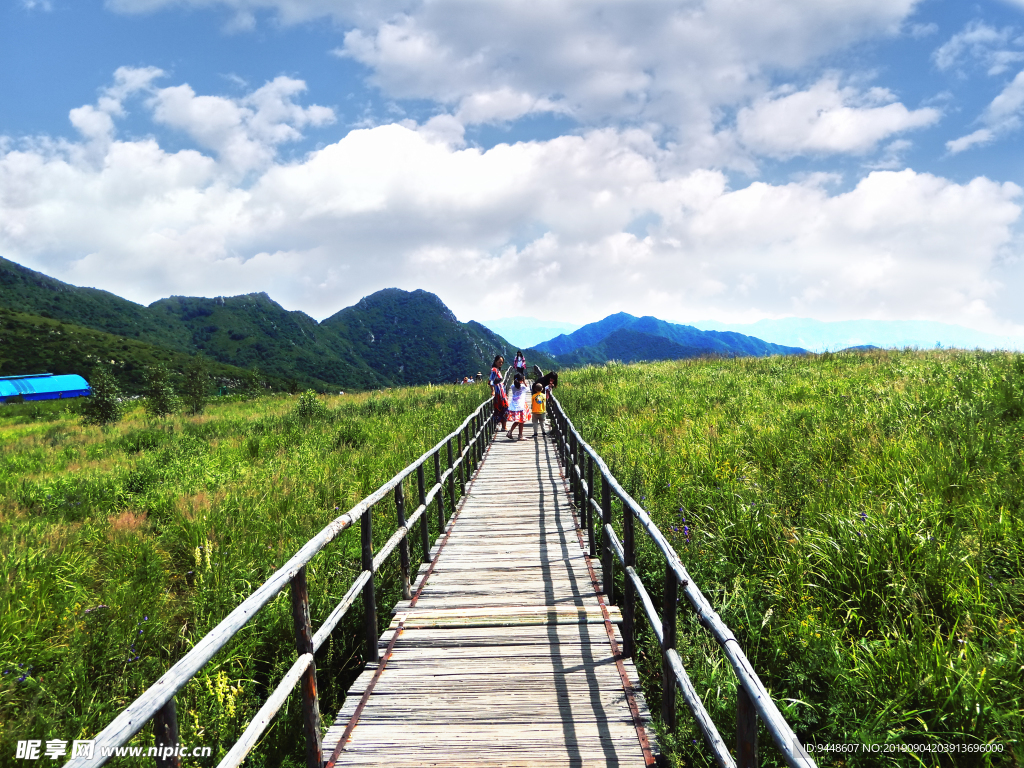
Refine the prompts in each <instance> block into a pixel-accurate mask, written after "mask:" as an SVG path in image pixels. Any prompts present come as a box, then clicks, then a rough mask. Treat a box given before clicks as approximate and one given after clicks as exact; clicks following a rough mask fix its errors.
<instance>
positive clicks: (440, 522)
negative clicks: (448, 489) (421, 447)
mask: <svg viewBox="0 0 1024 768" xmlns="http://www.w3.org/2000/svg"><path fill="white" fill-rule="evenodd" d="M434 483H435V485H440V486H441V487H440V488H438V489H437V495H436V496H434V499H435V501H437V535H438V536H440V535H441V534H443V533H444V524H445V519H444V483H443V482H441V449H440V448H438V449H437V450H436V451H434Z"/></svg>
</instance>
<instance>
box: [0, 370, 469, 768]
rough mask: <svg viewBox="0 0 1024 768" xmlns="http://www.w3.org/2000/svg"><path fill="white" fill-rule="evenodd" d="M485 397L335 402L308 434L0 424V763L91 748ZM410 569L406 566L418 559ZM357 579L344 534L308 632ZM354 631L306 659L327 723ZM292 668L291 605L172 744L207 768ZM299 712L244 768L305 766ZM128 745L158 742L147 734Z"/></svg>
mask: <svg viewBox="0 0 1024 768" xmlns="http://www.w3.org/2000/svg"><path fill="white" fill-rule="evenodd" d="M486 393H487V390H486V387H482V386H481V387H435V388H413V389H403V390H393V391H390V392H383V393H376V394H369V395H355V396H344V397H333V398H329V399H325V400H321V402H322V403H323V406H324V407H322V408H314V409H312V411H311V413H309V414H308V415H307V417H306V418H303V417H302V415H300V414H299V413H298V402H299V399H298V398H296V397H288V396H279V397H274V398H264V399H260V400H255V401H239V400H235V401H232V402H227V403H221V404H216V403H215V404H213V405H211V406H210V407H209V408H208V409H207V412H206V414H205V415H203V416H198V417H181V416H179V417H173V418H170V419H167V420H165V421H162V422H152V421H147V419H146V417H145V414H144V412H143V409H142V408H141V406H136V407H135V408H134V409H133V410H130V412H129V414H128V416H127V418H126V419H125V420H124V421H122V422H121V423H119V424H117V425H116V426H114V427H112V428H109V429H107V430H102V429H100V428H98V427H83V426H81V423H80V422H81V420H80V417H79V416H77V414H76V413H74V412H73V411H74V408H73V407H70V408H69V406H68V405H67V404H61V405H57V404H28V403H27V404H24V405H17V406H7V407H5V408H3V409H0V410H2V411H3V415H4V417H5V418H3V419H0V665H2V672H3V675H2V678H0V764H9V763H15V762H20V761H15V760H14V755H15V742H16V741H17V740H20V739H42V740H43V741H45V740H47V739H63V740H67V741H71V740H73V739H82V738H92V737H93V736H94V735H95V734H96V733H97V732H99V731H100V730H101V729H102V728H103V727H104V726H105V725H106V724H107V723H109V721H110V720H111V719H112V718H113V717H114V716H115V715H116V714H117V713H118V712H119V711H120V710H121V709H123V708H124V707H125V706H126V705H127V704H128V703H130V702H131V701H132V700H133V699H135V698H136V697H137V696H138V695H139V694H141V693H142V692H143V690H145V688H146V687H147V686H148V685H149V684H151V683H152V682H153V681H155V680H156V679H157V678H158V677H159V676H160V675H161V674H163V672H165V671H166V670H167V668H168V667H169V666H170V665H171V664H172V663H173V662H174V661H176V660H177V659H178V658H180V657H181V656H182V655H183V654H184V653H185V652H187V651H188V650H189V648H191V647H192V645H194V644H195V642H197V641H198V640H199V639H200V638H201V637H202V636H203V635H205V634H206V633H207V632H208V631H209V630H210V629H212V628H213V627H214V626H216V624H217V623H218V622H219V621H220V620H221V619H222V618H223V617H224V616H226V615H227V614H228V613H229V612H230V611H231V610H232V609H233V608H234V607H235V606H237V605H238V604H239V603H240V602H241V601H242V600H244V599H245V598H246V597H247V596H248V595H249V594H251V592H252V591H253V590H254V589H255V588H256V587H258V586H259V585H260V584H261V583H262V582H264V581H265V580H266V579H267V578H268V577H269V575H270V574H271V573H272V572H273V570H274V569H275V568H277V567H279V566H280V565H282V564H283V563H284V562H285V561H286V560H288V558H290V557H291V556H292V555H293V554H294V553H295V552H296V551H297V550H298V549H299V548H300V546H301V545H302V544H304V543H305V542H306V541H307V540H308V539H309V538H311V537H312V536H313V535H314V534H315V533H317V532H318V531H320V530H321V529H322V528H323V527H324V525H326V524H327V523H328V522H329V521H330V520H332V519H334V518H335V517H337V516H339V515H341V514H343V513H344V512H345V511H346V510H347V509H349V508H350V507H351V506H352V505H353V504H355V503H356V502H357V501H359V500H360V499H362V498H364V497H365V496H367V495H368V494H369V493H371V492H372V491H373V490H375V489H376V488H377V487H379V486H380V485H381V484H382V483H383V482H385V481H386V480H388V479H389V478H390V477H392V476H393V475H394V474H395V473H397V472H398V471H399V470H400V469H402V468H403V467H404V466H406V465H407V464H409V463H410V462H411V461H412V460H414V459H415V458H416V457H418V456H419V455H420V454H422V453H423V451H424V450H426V449H428V448H430V447H431V446H433V445H434V444H435V443H436V442H437V441H438V440H440V439H441V438H442V437H443V436H444V435H446V434H447V433H448V432H450V431H451V430H452V429H454V428H455V427H456V426H458V424H459V423H460V422H461V421H462V420H463V419H464V418H465V417H466V416H467V415H468V414H469V413H470V412H471V411H472V410H473V408H475V407H476V406H477V405H478V404H479V403H480V402H481V401H482V400H483V399H484V397H485V396H486ZM431 478H432V470H430V469H428V482H429V481H430V480H431ZM374 515H375V517H374V520H375V523H374V534H375V536H374V538H375V546H380V545H381V544H382V543H383V542H384V541H385V540H386V539H387V537H388V536H389V535H390V534H391V533H392V532H393V531H394V529H395V512H394V504H393V502H391V503H381V504H379V505H378V506H377V507H375V509H374ZM431 518H432V519H431V523H432V529H431V540H433V538H434V537H435V536H436V535H437V530H436V519H434V516H433V515H432V516H431ZM413 553H414V565H415V563H416V562H418V558H419V555H420V553H419V548H418V546H416V545H415V543H414V544H413ZM358 571H359V531H358V526H355V527H353V528H351V529H349V530H348V531H346V532H344V533H343V534H342V535H341V536H340V537H339V538H338V539H336V540H335V542H333V543H332V544H330V545H328V547H327V548H326V550H325V551H324V553H322V554H321V555H319V556H318V557H316V558H315V559H314V560H313V562H312V563H311V565H310V567H309V568H308V577H309V584H310V597H311V607H310V610H311V614H312V618H313V623H314V626H316V625H318V624H319V622H320V621H321V620H322V619H323V618H325V617H326V615H327V614H328V613H329V611H330V610H331V609H332V608H333V606H334V604H335V603H336V602H337V600H338V599H340V597H341V596H342V595H343V594H344V593H345V591H346V589H347V588H348V586H349V585H350V584H351V583H352V580H353V578H354V577H355V575H356V574H357V573H358ZM397 577H398V565H397V555H395V556H394V557H392V558H391V559H390V560H389V562H388V563H387V564H386V565H385V566H384V570H383V572H382V573H381V575H380V576H379V577H378V587H377V589H378V592H377V594H378V602H379V610H380V619H381V621H382V622H383V623H386V622H387V621H388V620H389V616H388V609H389V608H390V606H391V604H393V602H394V601H395V600H397V598H398V584H397ZM361 615H362V609H361V602H358V601H357V603H356V605H355V606H354V607H353V609H352V610H350V611H349V614H348V617H346V619H345V620H343V622H342V624H341V625H339V627H338V628H337V629H336V630H335V633H334V638H333V639H332V640H331V641H330V643H329V644H328V646H325V647H326V651H321V653H320V654H318V659H317V664H318V668H319V669H320V675H319V680H320V693H321V710H322V712H323V713H324V718H325V719H326V721H327V722H330V720H331V719H332V718H333V715H334V713H335V712H336V711H337V708H338V707H339V706H340V702H341V700H342V698H343V696H344V692H345V690H347V687H348V684H349V682H350V681H351V680H352V679H353V677H354V673H355V672H356V671H357V670H358V667H359V665H360V663H361V660H360V658H359V653H360V649H361V647H362V645H361V642H360V641H359V637H360V634H359V630H358V627H359V626H360V623H359V622H360V617H361ZM294 656H295V646H294V639H293V630H292V619H291V609H290V603H289V599H288V594H287V590H285V592H284V593H282V594H281V595H280V596H279V597H278V598H277V599H276V600H275V601H273V602H272V603H271V604H269V605H268V606H267V607H266V608H264V609H263V611H261V612H260V613H259V614H258V615H257V617H256V618H255V619H253V620H252V621H251V622H250V623H249V625H247V627H246V628H245V629H244V630H242V632H241V633H240V634H239V635H238V637H237V638H236V640H235V641H233V642H232V643H231V644H230V645H229V646H228V647H227V648H226V649H225V650H224V651H222V652H221V653H220V654H219V655H218V656H217V657H215V659H214V661H213V662H212V663H211V664H209V665H207V667H206V668H204V670H203V671H202V672H201V673H200V674H199V675H198V676H197V677H196V678H195V679H193V681H192V682H191V683H189V684H188V686H187V687H186V688H185V689H184V691H183V692H182V694H181V695H179V699H178V719H179V724H180V728H181V742H182V743H183V744H186V745H192V746H210V747H212V748H213V758H212V759H210V760H208V761H204V764H209V765H214V764H215V761H216V760H217V759H218V758H219V756H221V755H222V754H223V752H224V750H225V749H226V748H227V747H229V746H230V745H231V744H232V743H233V741H234V740H235V739H236V738H237V737H238V736H239V735H240V734H241V732H242V729H243V728H244V726H245V724H246V723H247V722H248V720H249V718H251V716H252V715H253V714H254V713H255V712H256V710H257V709H258V707H259V706H260V704H261V703H262V700H263V698H264V697H265V696H266V694H267V691H268V686H272V685H273V684H276V682H277V681H278V680H279V679H280V677H281V675H282V673H283V671H284V670H286V669H287V668H288V666H290V664H291V662H292V661H293V660H294ZM296 700H297V699H296V697H295V696H293V697H292V699H291V702H290V704H289V708H288V709H287V711H284V712H283V714H282V715H279V717H278V720H277V721H276V724H275V726H274V727H273V728H272V730H271V731H270V732H269V735H268V736H266V737H265V738H264V741H263V742H262V743H261V745H260V746H259V747H258V749H257V751H256V753H254V756H253V757H252V758H251V759H250V763H248V764H251V765H255V766H261V765H292V764H294V765H300V764H302V761H301V739H296V738H294V734H296V733H301V725H299V724H298V713H297V711H296V710H297V704H296V703H295V702H296ZM133 743H137V744H146V745H147V746H148V745H149V744H151V743H152V737H151V735H149V732H148V729H147V731H144V732H143V733H142V734H140V736H138V737H137V738H136V741H135V742H133ZM115 762H116V761H115ZM137 763H138V761H137V760H136V761H135V764H137ZM124 764H126V765H127V764H130V761H129V760H128V759H125V761H124Z"/></svg>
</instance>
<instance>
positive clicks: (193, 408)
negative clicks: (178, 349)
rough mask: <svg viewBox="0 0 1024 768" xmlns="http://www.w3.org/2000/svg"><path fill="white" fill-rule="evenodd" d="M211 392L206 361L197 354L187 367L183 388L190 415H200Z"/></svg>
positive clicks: (182, 392) (182, 393) (186, 406)
mask: <svg viewBox="0 0 1024 768" xmlns="http://www.w3.org/2000/svg"><path fill="white" fill-rule="evenodd" d="M209 394H210V375H209V373H207V371H206V362H205V361H204V360H203V358H201V357H200V356H199V355H196V356H195V357H193V358H192V360H190V361H189V364H188V367H187V368H186V369H185V384H184V386H183V387H182V390H181V395H182V399H183V400H184V401H185V408H186V409H187V410H188V412H189V414H190V415H192V416H198V415H199V414H201V413H202V412H203V411H204V410H205V409H206V401H207V399H208V397H209Z"/></svg>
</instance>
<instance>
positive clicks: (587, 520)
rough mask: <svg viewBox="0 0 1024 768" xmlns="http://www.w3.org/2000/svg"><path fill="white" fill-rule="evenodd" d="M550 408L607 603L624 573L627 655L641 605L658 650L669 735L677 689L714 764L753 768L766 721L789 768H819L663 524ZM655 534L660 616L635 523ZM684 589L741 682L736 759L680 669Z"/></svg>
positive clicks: (554, 406) (558, 408)
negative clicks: (617, 570) (660, 565)
mask: <svg viewBox="0 0 1024 768" xmlns="http://www.w3.org/2000/svg"><path fill="white" fill-rule="evenodd" d="M548 406H549V407H548V410H549V413H550V414H551V422H552V425H553V426H554V431H555V436H556V440H557V444H558V452H559V457H560V458H561V460H562V466H563V467H564V468H565V474H566V477H567V479H568V480H569V483H570V487H571V489H572V497H573V503H574V505H575V506H576V508H577V509H578V510H579V511H580V518H581V525H585V526H586V529H587V538H588V546H589V552H590V556H591V557H598V556H600V558H601V572H602V581H603V584H602V592H603V593H604V594H605V597H606V599H607V600H608V602H609V603H611V604H614V603H615V574H614V566H615V560H618V562H619V564H620V565H621V567H622V568H623V569H624V578H623V584H624V587H625V589H624V590H623V591H624V594H623V596H622V598H623V600H622V625H621V631H622V646H623V649H622V652H623V654H625V655H626V656H632V655H633V654H634V651H635V643H636V621H635V619H636V603H637V600H638V599H639V601H640V606H641V608H642V609H643V612H644V614H645V615H646V616H647V621H648V623H649V624H650V627H651V630H652V631H653V632H654V635H655V637H656V638H657V640H658V644H659V646H660V648H661V657H662V699H661V718H662V721H663V723H664V724H665V726H666V727H667V728H669V729H670V730H674V729H675V726H676V695H675V694H676V688H677V687H678V688H679V691H680V692H681V693H682V694H683V698H684V699H685V700H686V704H687V705H688V706H689V708H690V711H691V712H692V713H693V716H694V718H695V720H696V723H697V727H698V728H699V729H700V731H701V733H702V734H703V736H704V741H705V743H706V744H707V746H708V749H709V750H711V753H712V755H713V756H714V759H715V761H716V763H717V764H718V765H719V766H722V768H735V766H737V764H738V765H739V768H754V766H756V765H757V764H758V756H757V721H758V717H760V719H761V720H762V721H763V722H764V724H765V727H766V728H767V730H768V732H769V733H770V734H771V737H772V740H773V741H774V742H775V745H776V746H777V747H778V748H779V751H780V752H781V753H782V757H783V759H784V760H785V762H786V764H787V765H790V766H793V768H815V763H814V761H813V760H812V759H811V758H810V757H809V756H808V755H807V753H806V752H805V751H804V749H803V747H802V746H801V745H800V742H799V741H798V740H797V737H796V734H794V733H793V729H792V728H790V727H789V724H788V723H787V722H786V720H785V718H783V716H782V714H781V713H780V712H779V710H778V707H776V706H775V702H773V701H772V699H771V696H770V695H769V694H768V691H767V690H765V687H764V685H762V683H761V680H760V679H759V678H758V676H757V673H756V672H755V671H754V668H753V667H752V666H751V664H750V662H749V661H748V660H747V657H746V655H745V654H744V653H743V651H742V650H741V649H740V645H739V642H738V641H737V640H736V636H735V635H733V633H732V631H731V630H730V629H729V627H727V626H726V624H725V622H723V621H722V619H721V618H720V617H719V615H718V614H717V613H715V611H714V609H713V608H712V607H711V604H710V603H709V602H708V600H707V598H705V597H704V595H703V593H702V592H701V591H700V589H699V588H698V587H697V585H696V584H694V583H693V579H691V578H690V574H689V573H687V571H686V568H684V567H683V564H682V561H681V560H680V559H679V555H678V554H676V552H675V550H674V549H672V546H671V545H670V544H669V543H668V541H667V540H666V539H665V536H664V535H663V534H662V532H661V531H660V530H658V526H656V525H655V524H654V522H653V521H652V520H651V518H650V516H649V515H648V514H647V512H646V511H645V510H644V509H643V507H641V506H640V505H639V504H638V503H637V502H636V501H635V500H634V499H633V497H632V496H630V495H629V494H628V493H627V492H626V491H625V489H623V487H622V486H621V485H620V484H619V483H618V481H617V480H616V479H615V478H614V477H613V476H612V473H611V471H610V470H609V469H608V466H607V465H606V464H605V463H604V461H603V460H602V459H601V457H600V456H598V454H597V452H596V451H595V450H594V449H593V448H591V447H590V446H589V445H588V444H587V443H586V442H585V441H584V440H583V438H582V437H580V435H579V432H577V431H576V428H575V427H574V426H573V424H572V422H571V421H570V420H569V418H568V416H566V414H565V410H564V409H563V408H562V405H561V403H559V402H558V400H557V399H556V398H555V397H554V396H552V397H551V398H550V399H549V400H548ZM595 467H596V468H597V471H598V475H599V477H600V480H601V482H600V501H598V498H597V493H596V490H595V489H596V485H595V482H594V469H595ZM612 497H615V498H617V499H618V500H619V501H620V502H621V506H622V512H621V521H622V540H621V541H620V540H619V537H618V535H616V533H615V529H614V528H613V527H612ZM595 517H597V518H598V519H600V532H601V544H600V546H601V550H600V553H599V551H598V548H597V547H598V545H597V541H596V540H597V531H596V530H595V527H596V526H595ZM637 521H639V523H640V526H641V527H642V528H643V530H644V531H645V532H646V533H647V535H648V536H649V537H650V539H651V541H652V542H653V543H654V545H655V547H656V548H657V549H658V551H659V552H660V553H661V555H662V558H663V560H664V562H665V586H664V598H663V600H662V611H661V615H659V614H658V611H657V609H656V608H655V606H654V601H653V600H651V597H650V594H649V593H648V591H647V588H646V587H645V586H644V584H643V581H641V579H640V577H639V575H637V572H636V569H635V566H636V522H637ZM680 587H682V589H683V594H685V595H686V598H687V600H688V601H689V603H690V605H691V606H692V607H693V609H694V611H696V613H697V616H698V617H699V619H700V621H701V624H703V626H705V627H707V629H708V630H709V631H710V632H711V634H712V636H713V637H714V638H715V640H716V641H718V644H719V645H720V646H721V647H722V651H723V652H724V654H725V657H726V658H727V659H728V660H729V663H730V665H731V666H732V669H733V672H734V673H735V674H736V678H737V680H738V681H739V686H737V689H736V759H735V760H733V757H732V755H731V754H730V753H729V750H728V748H727V747H726V746H725V742H724V741H723V740H722V737H721V736H720V735H719V733H718V729H717V728H716V727H715V724H714V722H713V721H712V719H711V717H710V716H709V715H708V712H707V710H706V709H705V708H704V704H703V702H702V701H701V699H700V696H699V695H698V694H697V691H696V690H695V689H694V687H693V684H692V683H691V682H690V676H689V675H688V674H687V673H686V669H685V668H684V667H683V663H682V660H681V659H680V658H679V654H678V653H677V652H676V648H675V646H676V607H677V603H678V590H679V588H680Z"/></svg>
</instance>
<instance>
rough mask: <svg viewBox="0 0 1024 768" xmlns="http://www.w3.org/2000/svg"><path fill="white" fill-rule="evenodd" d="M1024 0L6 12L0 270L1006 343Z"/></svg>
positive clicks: (355, 4)
mask: <svg viewBox="0 0 1024 768" xmlns="http://www.w3.org/2000/svg"><path fill="white" fill-rule="evenodd" d="M1022 138H1024V0H984V1H983V2H977V3H972V2H965V1H964V0H628V1H627V0H592V1H590V2H580V1H574V0H544V2H522V1H521V0H472V1H467V0H425V1H417V0H401V1H400V0H374V1H373V2H365V1H363V0H106V1H105V2H103V1H102V0H0V255H3V256H6V257H7V258H10V259H12V260H14V261H17V262H19V263H21V264H24V265H26V266H29V267H31V268H34V269H38V270H40V271H43V272H45V273H47V274H50V275H53V276H55V277H58V278H60V279H62V280H65V281H68V282H71V283H75V284H78V285H93V286H97V287H100V288H105V289H107V290H110V291H113V292H115V293H117V294H120V295H122V296H125V297H127V298H130V299H133V300H135V301H139V302H142V303H149V302H151V301H154V300H156V299H158V298H161V297H163V296H167V295H171V294H187V295H206V296H214V295H221V294H225V295H233V294H239V293H248V292H253V291H266V292H268V293H269V294H270V295H271V296H272V297H273V298H275V299H276V300H277V301H279V302H280V303H282V304H283V305H284V306H286V307H287V308H289V309H301V310H304V311H306V312H308V313H309V314H311V315H313V316H314V317H316V318H318V319H320V318H323V317H326V316H328V315H330V314H332V313H333V312H335V311H337V310H338V309H340V308H341V307H344V306H347V305H349V304H352V303H354V302H355V301H357V300H358V299H359V298H360V297H361V296H364V295H366V294H368V293H371V292H373V291H375V290H377V289H380V288H385V287H389V286H398V287H400V288H406V289H414V288H425V289H427V290H430V291H433V292H435V293H437V294H438V295H439V296H440V297H441V298H442V299H443V300H444V301H445V302H446V303H447V304H448V305H449V306H450V307H451V308H452V309H453V310H454V311H455V312H456V314H457V315H459V317H460V318H462V319H470V318H475V319H480V320H487V319H490V318H496V317H505V316H509V315H532V316H535V317H542V318H545V319H549V320H562V321H570V322H579V323H583V322H589V321H593V320H596V319H599V318H601V317H604V316H605V315H607V314H609V313H611V312H616V311H627V312H631V313H633V314H636V315H642V314H654V315H657V316H659V317H661V318H664V319H666V320H672V321H679V322H686V321H695V320H698V319H717V320H720V321H724V322H752V321H755V320H759V319H763V318H779V317H786V316H800V317H812V318H816V319H819V320H851V319H878V320H893V319H908V320H909V319H913V320H940V321H943V322H949V323H958V324H962V325H966V326H970V327H973V328H977V329H979V330H985V331H989V332H993V333H1003V334H1024V302H1022V301H1021V297H1022V296H1024V260H1022V259H1021V255H1022V251H1024V239H1022V237H1021V234H1022V231H1024V219H1022V206H1024V194H1022V187H1021V185H1024V153H1022V152H1021V144H1022Z"/></svg>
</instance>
